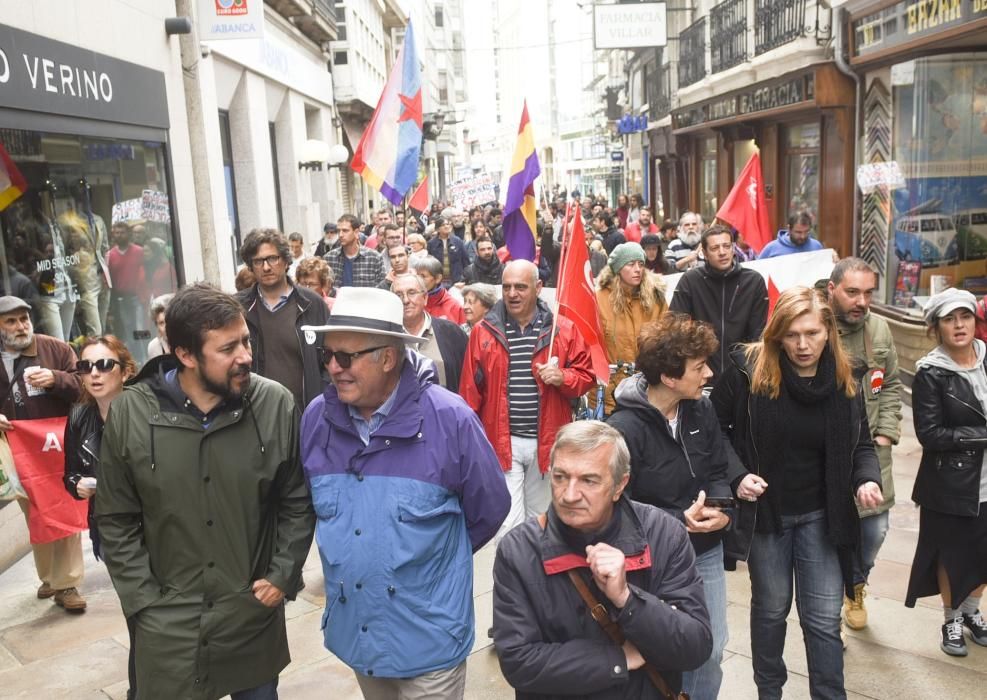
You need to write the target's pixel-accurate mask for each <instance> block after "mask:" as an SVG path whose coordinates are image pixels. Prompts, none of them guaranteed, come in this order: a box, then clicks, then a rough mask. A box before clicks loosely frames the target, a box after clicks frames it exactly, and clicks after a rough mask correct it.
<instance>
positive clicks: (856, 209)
mask: <svg viewBox="0 0 987 700" xmlns="http://www.w3.org/2000/svg"><path fill="white" fill-rule="evenodd" d="M845 19H846V10H845V9H844V8H842V7H841V8H839V9H837V10H836V20H837V21H836V22H834V23H833V25H832V26H833V28H834V31H835V32H836V36H835V43H834V48H833V52H834V54H835V56H834V59H835V63H836V67H837V69H839V71H840V72H841V73H843V74H844V75H847V76H849V77H850V78H851V79H852V80H853V82H854V83H855V84H856V86H857V89H856V93H857V105H856V110H855V111H854V115H853V152H854V154H855V158H856V159H857V160H859V159H860V147H861V143H860V141H861V139H860V134H861V133H862V132H863V118H864V84H863V83H864V81H863V79H862V78H861V77H860V75H858V74H857V73H856V71H854V70H853V69H852V68H851V67H850V64H849V63H847V60H846V58H844V57H843V29H844V27H845V26H846V23H845V21H844V20H845ZM851 191H852V193H853V235H852V241H853V250H852V251H850V254H851V255H857V250H858V246H859V245H860V197H859V196H857V183H856V177H854V181H853V189H852V190H851Z"/></svg>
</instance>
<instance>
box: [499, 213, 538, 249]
mask: <svg viewBox="0 0 987 700" xmlns="http://www.w3.org/2000/svg"><path fill="white" fill-rule="evenodd" d="M503 226H504V229H503V230H504V244H505V245H506V246H507V250H509V251H510V253H511V258H513V259H514V260H531V261H532V262H534V259H535V235H534V233H533V232H532V230H531V229H530V228H528V222H527V221H526V220H525V218H524V214H522V213H521V210H520V209H516V210H514V211H512V212H511V213H510V214H507V215H506V216H504V222H503Z"/></svg>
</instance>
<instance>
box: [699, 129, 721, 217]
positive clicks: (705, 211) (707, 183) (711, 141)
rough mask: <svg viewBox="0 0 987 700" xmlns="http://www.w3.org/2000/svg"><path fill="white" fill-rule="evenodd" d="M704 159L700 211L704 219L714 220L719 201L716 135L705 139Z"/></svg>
mask: <svg viewBox="0 0 987 700" xmlns="http://www.w3.org/2000/svg"><path fill="white" fill-rule="evenodd" d="M702 143H703V159H702V170H701V171H700V176H701V177H702V189H703V192H702V195H703V199H702V204H701V207H700V211H699V213H700V214H702V216H703V221H707V222H709V221H712V220H713V219H714V218H715V217H716V210H717V209H719V203H718V201H717V197H716V137H715V136H710V137H708V138H706V139H703V142H702Z"/></svg>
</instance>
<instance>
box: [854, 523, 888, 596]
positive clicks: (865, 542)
mask: <svg viewBox="0 0 987 700" xmlns="http://www.w3.org/2000/svg"><path fill="white" fill-rule="evenodd" d="M890 515H891V511H890V510H886V511H884V512H883V513H878V514H877V515H868V516H867V517H866V518H861V519H860V561H859V562H858V566H856V567H854V570H853V582H854V584H858V583H867V578H868V577H869V576H870V570H871V569H873V568H874V562H875V561H876V560H877V553H878V552H880V551H881V545H882V544H884V538H885V537H886V536H887V534H888V521H889V520H890V517H889V516H890Z"/></svg>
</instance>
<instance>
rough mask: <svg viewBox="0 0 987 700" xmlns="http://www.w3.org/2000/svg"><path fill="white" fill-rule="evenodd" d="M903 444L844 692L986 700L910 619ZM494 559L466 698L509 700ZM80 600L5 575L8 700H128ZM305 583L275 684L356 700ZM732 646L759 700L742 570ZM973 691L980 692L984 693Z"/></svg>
mask: <svg viewBox="0 0 987 700" xmlns="http://www.w3.org/2000/svg"><path fill="white" fill-rule="evenodd" d="M903 433H904V436H903V439H902V443H901V444H900V445H898V446H897V447H896V448H895V451H894V455H895V479H896V490H897V492H898V494H899V500H898V503H897V505H896V506H895V508H894V510H893V511H892V518H891V531H890V533H889V535H888V539H887V541H886V542H885V544H884V548H883V549H882V550H881V556H880V558H879V560H878V564H877V567H876V569H875V571H874V573H873V574H872V581H871V586H870V597H868V599H867V607H868V610H869V612H870V621H871V622H870V626H869V628H868V629H867V630H864V631H862V632H852V631H851V632H850V639H849V649H848V650H847V652H846V685H847V689H848V691H849V693H848V695H849V697H850V698H875V699H891V698H909V699H912V698H914V699H924V698H949V699H955V700H962V699H965V698H976V697H982V693H983V687H984V684H987V648H983V647H978V646H977V645H975V644H973V643H968V647H969V649H970V654H969V656H967V657H966V658H965V659H959V658H953V657H948V656H946V655H945V654H943V653H942V652H941V651H940V650H939V642H938V633H939V626H940V625H941V622H942V613H941V610H940V608H939V605H938V601H937V600H934V599H931V598H930V599H925V600H923V601H921V603H920V604H919V606H918V607H917V608H915V609H914V610H909V609H907V608H905V607H904V605H903V603H902V601H903V600H904V594H905V585H906V581H907V578H908V570H909V566H910V563H911V557H912V553H913V552H914V548H915V541H916V538H917V536H918V511H917V509H916V508H915V507H914V506H913V505H912V503H911V502H910V501H909V500H908V495H909V494H910V493H911V489H912V483H913V480H914V475H915V471H916V469H917V468H918V461H919V457H920V449H919V446H918V442H917V441H916V440H915V436H914V433H913V431H912V417H911V411H910V409H908V408H907V407H906V408H905V418H904V422H903ZM493 554H494V552H493V549H492V548H490V547H488V548H486V549H484V550H483V551H481V552H480V553H479V554H478V555H477V557H476V559H475V562H476V563H475V572H476V578H475V600H476V606H475V607H476V630H477V632H476V643H475V645H474V651H473V654H472V656H471V657H470V660H469V676H468V682H467V686H466V697H467V698H470V699H471V700H472V699H475V700H493V699H497V700H500V699H507V698H512V697H513V691H512V690H511V689H510V687H509V686H508V685H507V683H506V681H505V680H504V678H503V676H502V675H501V673H500V668H499V666H498V664H497V658H496V656H495V654H494V653H493V648H492V646H491V644H490V641H489V640H488V639H487V636H486V630H487V628H488V627H489V626H490V615H491V588H492V579H491V568H492V565H493ZM86 561H87V567H88V568H87V572H86V574H87V578H86V582H85V584H84V590H83V592H84V594H85V595H86V597H87V599H88V601H89V609H88V611H87V612H86V613H85V614H84V615H81V616H70V615H68V614H66V613H65V612H63V611H62V610H61V609H59V608H57V607H55V606H54V605H53V604H52V603H51V602H50V601H47V600H44V601H42V600H37V599H36V598H35V597H34V591H35V589H36V588H37V585H38V582H37V581H36V580H35V575H34V567H33V563H32V561H31V559H30V557H29V556H28V557H25V558H24V559H22V560H21V561H19V562H18V563H17V564H16V565H14V566H13V567H11V568H10V569H9V570H8V571H6V572H4V573H3V574H0V688H2V689H3V692H2V695H3V697H5V698H44V699H46V700H56V699H58V698H73V699H74V700H82V699H88V698H100V699H105V698H112V699H113V700H123V699H124V698H125V697H126V690H127V681H126V676H127V630H126V626H125V624H124V619H123V616H122V614H121V613H120V608H119V604H118V603H117V599H116V595H115V594H114V591H113V587H112V586H111V585H110V580H109V576H108V575H107V573H106V569H105V568H104V567H103V566H102V565H100V564H99V563H97V562H96V561H95V560H93V558H92V554H91V553H90V552H89V551H88V549H87V552H86ZM305 580H306V582H307V583H308V586H307V587H306V589H305V591H303V593H302V595H301V596H300V598H299V600H297V601H295V602H293V603H290V604H289V605H288V608H287V611H288V637H289V640H290V644H291V654H292V658H293V661H292V663H291V665H290V666H288V668H287V669H286V670H285V672H284V673H283V674H282V675H281V683H280V689H279V690H280V696H281V697H282V698H285V699H286V700H295V699H298V700H309V699H312V700H315V699H316V698H318V699H319V700H322V699H325V698H332V699H335V698H359V697H360V694H359V690H358V688H357V684H356V681H355V680H354V678H353V674H352V673H351V672H350V671H349V670H348V669H347V668H346V667H345V666H344V665H343V664H341V663H340V662H339V661H337V660H336V659H335V658H334V657H333V656H332V655H331V654H330V653H329V652H328V651H326V650H325V649H324V648H323V647H322V636H321V633H320V631H319V622H320V619H321V615H322V609H323V603H324V598H323V596H322V595H321V592H322V576H321V570H320V567H319V560H318V554H317V552H316V551H315V549H314V548H313V550H312V553H311V555H310V557H309V560H308V564H307V566H306V570H305ZM727 582H728V587H729V591H728V593H729V608H728V614H729V624H730V634H731V638H730V642H729V644H728V645H727V654H726V658H725V660H724V663H723V668H724V682H723V690H722V692H721V695H720V697H721V698H724V699H728V700H734V699H736V700H746V699H748V698H756V691H755V688H754V683H753V680H752V677H751V662H750V636H749V632H748V624H747V621H748V611H749V601H750V588H749V582H748V579H747V576H746V573H745V570H744V568H743V566H741V567H740V568H739V569H738V571H737V572H736V573H732V574H728V578H727ZM786 661H787V662H788V666H789V673H790V677H789V682H788V685H787V686H786V696H785V697H786V698H795V699H801V698H808V697H809V692H808V679H807V677H806V661H805V652H804V647H803V645H802V638H801V632H800V630H799V627H798V622H797V618H796V615H795V613H794V611H793V613H792V616H791V618H790V626H789V637H788V642H787V652H786ZM977 688H981V690H980V691H978V690H977Z"/></svg>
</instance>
